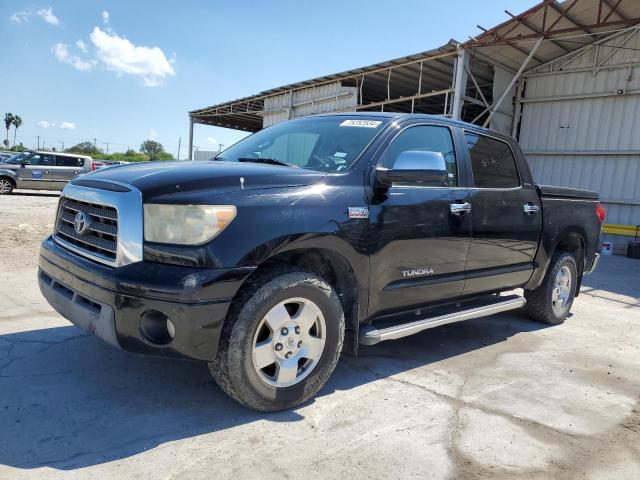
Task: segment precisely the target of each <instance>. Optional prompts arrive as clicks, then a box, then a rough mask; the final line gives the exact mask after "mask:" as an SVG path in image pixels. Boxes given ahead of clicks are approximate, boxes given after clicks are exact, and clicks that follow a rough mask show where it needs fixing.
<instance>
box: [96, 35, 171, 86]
mask: <svg viewBox="0 0 640 480" xmlns="http://www.w3.org/2000/svg"><path fill="white" fill-rule="evenodd" d="M90 38H91V42H92V43H93V44H94V46H95V47H96V49H97V57H98V60H100V61H101V62H102V63H103V64H104V65H105V67H106V68H107V69H108V70H112V71H114V72H117V73H118V74H119V75H121V74H125V73H126V74H129V75H137V76H139V77H142V81H143V83H144V85H146V86H148V87H156V86H158V85H162V84H163V82H164V80H165V79H166V78H167V77H168V76H173V75H175V72H174V70H173V67H172V66H171V62H170V61H169V60H167V57H166V56H165V54H164V52H163V51H162V50H161V49H160V48H158V47H143V46H136V45H134V44H133V43H131V42H130V41H129V40H128V39H127V38H125V37H120V36H118V35H116V34H115V33H109V32H104V31H102V30H101V29H100V27H95V28H94V29H93V32H91V35H90Z"/></svg>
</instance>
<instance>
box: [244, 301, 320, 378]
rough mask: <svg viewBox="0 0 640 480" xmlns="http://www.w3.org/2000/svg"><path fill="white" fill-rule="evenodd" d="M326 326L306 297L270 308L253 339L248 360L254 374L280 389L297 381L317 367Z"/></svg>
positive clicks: (315, 306)
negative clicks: (250, 362) (250, 355)
mask: <svg viewBox="0 0 640 480" xmlns="http://www.w3.org/2000/svg"><path fill="white" fill-rule="evenodd" d="M326 337H327V328H326V322H325V319H324V315H323V314H322V311H321V310H320V308H319V307H318V305H316V304H315V303H314V302H312V301H311V300H309V299H307V298H290V299H287V300H285V301H283V302H280V303H278V304H277V305H276V306H274V307H273V308H271V309H270V310H269V311H268V312H267V314H266V315H265V316H264V318H263V319H262V320H261V321H260V324H259V325H258V328H257V330H256V334H255V336H254V339H253V348H252V361H253V366H254V368H255V370H256V372H257V373H258V377H260V379H261V380H262V381H263V382H265V383H266V384H267V385H270V386H272V387H277V388H282V387H290V386H293V385H296V384H297V383H300V382H301V381H302V380H304V379H305V378H307V377H308V376H309V374H310V373H311V372H312V371H313V369H314V368H315V367H316V366H317V364H318V362H319V361H320V357H321V356H322V352H323V351H324V345H325V341H326Z"/></svg>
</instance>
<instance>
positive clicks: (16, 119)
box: [12, 115, 22, 147]
mask: <svg viewBox="0 0 640 480" xmlns="http://www.w3.org/2000/svg"><path fill="white" fill-rule="evenodd" d="M12 123H13V126H14V130H13V146H14V147H15V146H16V134H17V133H18V129H19V128H20V125H22V118H20V115H14V116H13V122H12Z"/></svg>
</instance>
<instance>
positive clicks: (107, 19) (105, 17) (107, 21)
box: [102, 10, 109, 25]
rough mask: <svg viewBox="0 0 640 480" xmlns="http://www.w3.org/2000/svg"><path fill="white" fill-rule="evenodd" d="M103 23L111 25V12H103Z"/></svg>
mask: <svg viewBox="0 0 640 480" xmlns="http://www.w3.org/2000/svg"><path fill="white" fill-rule="evenodd" d="M102 23H104V24H105V25H106V24H107V23H109V12H107V11H106V10H104V11H103V12H102Z"/></svg>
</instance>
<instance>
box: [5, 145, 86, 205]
mask: <svg viewBox="0 0 640 480" xmlns="http://www.w3.org/2000/svg"><path fill="white" fill-rule="evenodd" d="M93 170H95V164H94V162H93V159H92V158H91V157H89V156H86V155H78V154H75V153H59V152H43V151H36V152H29V153H27V154H26V155H14V156H13V157H11V158H10V159H8V160H6V161H4V162H2V163H0V195H6V194H9V193H11V192H12V191H13V190H14V189H15V188H28V189H33V190H62V189H63V188H64V187H65V186H66V185H67V183H69V181H71V180H73V179H74V178H76V177H77V176H78V175H82V174H83V173H88V172H91V171H93Z"/></svg>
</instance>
